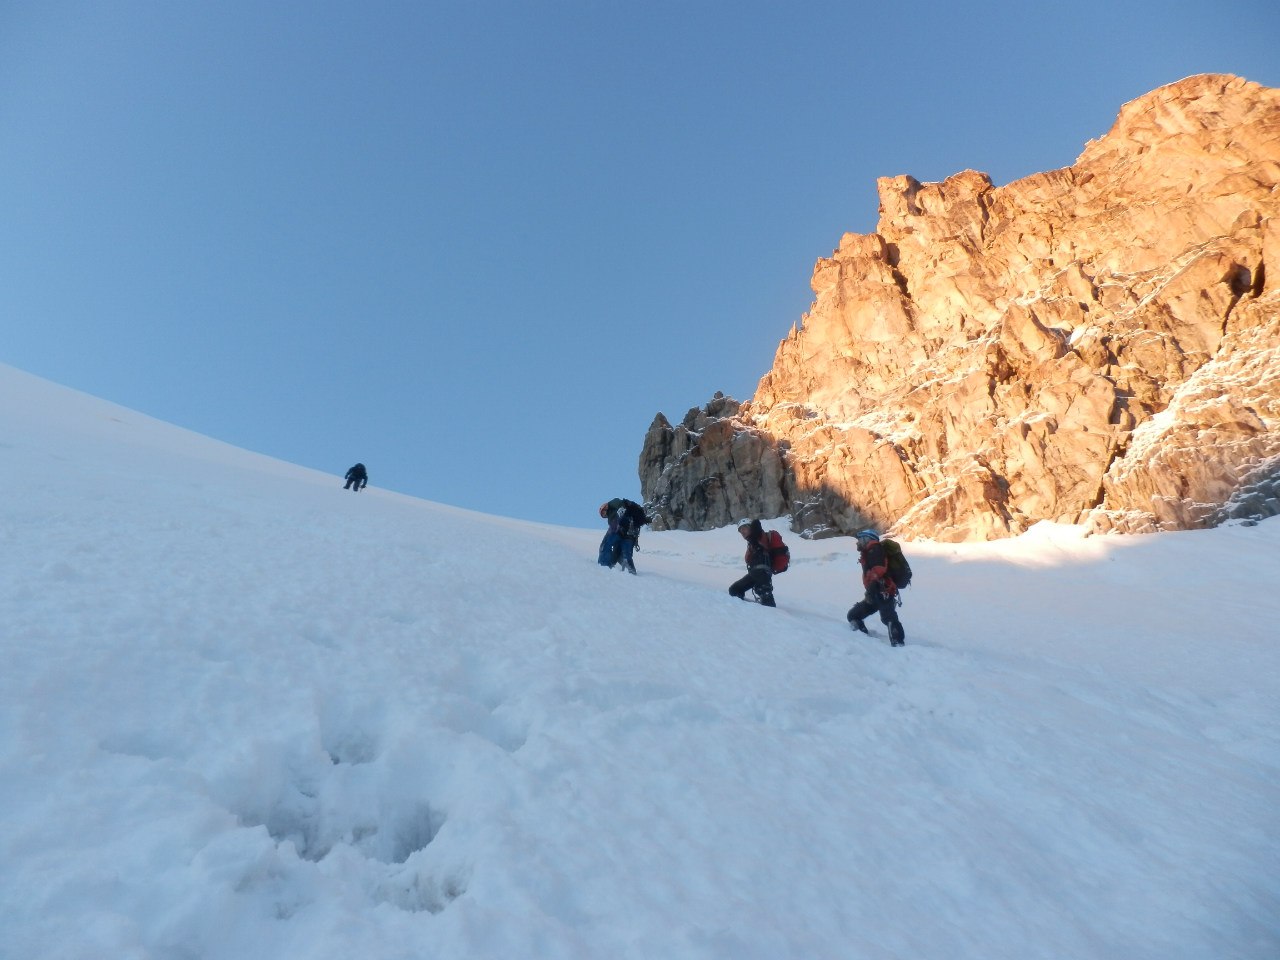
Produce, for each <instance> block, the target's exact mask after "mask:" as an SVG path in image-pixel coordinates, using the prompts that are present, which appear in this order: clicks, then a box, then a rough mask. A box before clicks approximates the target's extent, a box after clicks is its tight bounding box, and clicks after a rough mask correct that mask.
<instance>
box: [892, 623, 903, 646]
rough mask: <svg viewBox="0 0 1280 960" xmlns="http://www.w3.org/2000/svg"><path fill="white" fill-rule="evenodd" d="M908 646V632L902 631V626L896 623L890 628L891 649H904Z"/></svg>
mask: <svg viewBox="0 0 1280 960" xmlns="http://www.w3.org/2000/svg"><path fill="white" fill-rule="evenodd" d="M906 644H907V631H905V630H903V629H902V624H900V623H895V624H893V626H891V627H890V628H889V645H890V646H891V647H904V646H906Z"/></svg>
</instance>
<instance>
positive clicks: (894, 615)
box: [845, 583, 907, 641]
mask: <svg viewBox="0 0 1280 960" xmlns="http://www.w3.org/2000/svg"><path fill="white" fill-rule="evenodd" d="M876 612H879V614H880V622H881V623H883V624H884V625H885V626H886V627H888V628H889V639H890V640H893V641H899V640H905V639H906V638H907V632H906V630H904V629H903V628H902V621H901V620H899V619H898V601H897V598H895V597H886V596H884V595H883V594H881V593H880V588H879V587H878V586H876V585H875V584H874V583H873V584H872V585H871V586H869V587H867V594H866V596H864V597H863V598H862V599H861V600H859V601H858V602H857V603H855V604H854V605H853V608H852V609H851V610H850V611H849V612H848V613H847V614H845V619H846V620H848V621H849V622H850V623H852V622H853V621H854V620H865V619H867V617H869V616H871V615H872V614H873V613H876Z"/></svg>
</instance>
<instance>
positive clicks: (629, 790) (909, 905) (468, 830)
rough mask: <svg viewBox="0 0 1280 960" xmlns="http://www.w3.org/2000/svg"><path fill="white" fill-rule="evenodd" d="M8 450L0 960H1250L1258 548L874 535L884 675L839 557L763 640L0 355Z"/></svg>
mask: <svg viewBox="0 0 1280 960" xmlns="http://www.w3.org/2000/svg"><path fill="white" fill-rule="evenodd" d="M506 429H513V430H514V429H519V425H518V424H516V423H512V424H511V425H510V426H509V427H507V428H506ZM496 439H500V438H496ZM0 453H2V454H3V457H4V463H5V464H6V465H7V470H6V476H7V478H8V491H7V492H8V496H7V497H6V499H5V503H4V507H3V511H2V512H0V541H2V543H3V547H4V549H3V551H2V552H0V564H2V565H3V574H2V575H0V629H2V630H3V657H4V660H3V662H4V667H3V671H2V672H0V764H2V767H0V930H2V931H3V933H2V934H0V956H2V957H5V958H15V960H17V958H21V960H45V958H49V960H53V958H84V960H89V958H93V960H125V958H130V960H134V958H157V960H159V958H163V960H196V958H200V960H245V958H259V957H262V958H282V960H283V958H288V960H313V958H333V960H339V958H341V960H354V958H358V960H383V958H387V960H390V958H397V960H398V958H419V957H420V958H430V957H447V958H526V957H528V958H534V957H537V958H542V957H556V958H558V957H564V958H602V960H603V958H608V960H619V958H659V960H675V958H724V960H744V958H759V960H782V958H796V960H801V958H804V960H809V958H814V960H817V958H840V960H863V958H865V960H892V958H903V960H906V958H911V960H922V958H937V960H951V958H980V960H995V958H1009V960H1015V958H1016V960H1031V958H1054V960H1062V958H1072V960H1078V958H1149V960H1191V958H1202V960H1230V958H1257V960H1264V958H1266V960H1274V958H1275V957H1277V956H1280V830H1278V829H1277V828H1278V827H1280V814H1278V813H1277V811H1280V654H1278V652H1277V649H1278V648H1277V644H1276V641H1275V636H1276V634H1277V633H1278V632H1280V631H1278V630H1277V626H1276V625H1277V623H1278V622H1280V520H1270V521H1266V522H1264V523H1262V524H1260V525H1257V526H1253V527H1245V526H1233V527H1229V528H1222V529H1218V530H1214V531H1205V532H1196V533H1181V534H1163V535H1159V536H1154V537H1140V538H1096V537H1095V538H1084V537H1083V536H1082V534H1081V531H1080V530H1078V529H1076V528H1071V527H1054V526H1048V525H1045V526H1042V527H1039V528H1036V529H1035V530H1033V531H1032V532H1031V533H1030V534H1028V535H1026V536H1024V537H1021V538H1019V539H1017V540H1013V541H1006V542H1000V543H992V544H969V545H960V546H955V545H942V544H926V543H915V544H907V549H908V555H909V556H910V558H911V560H912V565H913V567H914V568H915V570H916V577H915V584H914V585H913V586H912V587H911V588H910V589H909V590H907V591H906V602H905V605H904V607H903V608H902V611H901V615H902V619H903V623H904V624H905V626H906V629H907V646H906V647H904V648H902V649H893V648H890V647H889V646H888V643H887V640H886V639H885V631H884V627H883V626H882V625H880V624H879V623H878V622H877V621H875V620H872V621H870V626H871V628H872V629H873V630H874V631H875V632H876V633H877V636H874V637H870V638H868V637H864V636H861V635H856V634H853V633H852V632H851V631H850V630H849V628H848V626H847V625H846V623H845V620H844V613H845V611H846V610H847V609H848V607H849V606H850V605H851V604H852V603H853V602H854V601H855V600H856V599H857V596H858V593H859V590H858V587H857V582H858V576H857V563H856V559H855V556H854V551H853V549H852V544H851V541H849V540H847V539H835V540H825V541H819V542H805V541H800V540H799V539H798V538H796V537H795V536H794V535H788V542H789V543H790V545H791V548H792V555H793V558H794V559H793V564H792V569H791V571H789V572H788V573H786V574H783V575H781V576H779V577H778V578H777V579H776V581H775V588H776V595H777V599H778V604H779V608H778V609H777V610H769V609H766V608H762V607H759V606H757V605H754V604H748V603H742V602H739V601H736V600H733V599H732V598H730V597H729V596H728V594H727V593H726V592H725V591H726V588H727V586H728V584H729V583H731V582H732V581H733V580H734V579H736V578H737V577H738V576H739V575H740V574H741V572H742V558H741V554H742V542H741V540H740V539H739V538H738V536H737V534H736V533H735V532H734V531H732V530H725V531H716V532H712V533H701V534H696V533H674V532H673V533H654V532H645V534H644V535H643V536H642V538H641V544H640V547H641V549H640V552H639V553H638V554H637V556H636V562H637V566H638V568H639V571H640V574H639V576H637V577H630V576H627V575H625V574H620V573H617V572H613V571H609V570H605V569H603V568H601V567H599V566H598V565H597V564H596V563H595V553H596V548H597V545H598V543H599V540H600V535H601V532H602V531H601V530H600V529H599V526H600V523H599V521H598V520H597V518H596V517H595V507H596V503H584V504H583V505H582V506H583V510H582V514H583V528H582V529H568V528H558V527H549V526H541V525H536V524H529V523H523V522H518V521H515V520H508V519H501V518H498V517H493V516H485V515H480V514H473V513H468V512H464V511H460V510H456V509H452V508H448V507H443V506H440V505H436V504H432V503H428V502H423V501H419V500H414V499H411V498H408V497H404V496H400V495H397V494H394V493H390V492H387V491H384V490H381V489H379V488H378V486H377V477H378V467H377V464H376V463H370V464H369V467H370V472H371V475H372V485H371V486H370V487H369V488H368V489H367V490H366V491H364V492H362V493H360V494H358V495H357V494H352V493H350V492H347V491H344V490H343V489H342V479H341V475H342V473H343V471H345V469H346V467H347V466H349V464H348V463H340V464H334V465H333V467H334V471H333V474H332V475H326V474H321V473H316V472H314V471H310V470H305V469H302V468H298V467H294V466H291V465H288V464H284V463H280V462H278V461H273V460H270V459H267V458H264V457H261V456H258V455H255V454H250V453H246V452H244V451H240V450H237V449H234V448H232V447H229V446H226V445H224V444H220V443H217V442H215V441H211V440H208V439H205V438H202V437H199V436H196V435H194V434H191V433H187V432H185V431H182V430H179V429H177V428H174V427H171V426H167V425H165V424H161V423H158V422H156V421H154V420H151V419H149V418H147V417H145V416H142V415H140V414H136V413H133V412H130V411H128V410H125V409H122V408H120V407H117V406H113V405H111V404H108V403H104V402H102V401H98V400H95V399H92V398H89V397H86V396H84V395H82V394H78V393H74V392H72V391H69V390H66V389H64V388H61V387H57V386H54V385H51V384H48V383H45V382H43V381H40V380H37V379H35V378H32V377H29V376H27V375H26V374H22V373H20V372H18V371H15V370H12V369H10V368H7V367H3V366H0ZM361 458H362V452H361V451H359V450H353V451H351V457H350V459H351V461H352V462H354V461H355V460H357V459H361ZM438 469H440V470H441V471H451V470H458V469H465V467H464V466H463V465H459V464H454V463H450V462H449V461H448V459H447V457H445V456H443V455H442V456H441V458H440V460H439V464H438ZM509 469H510V471H511V473H512V478H511V482H512V483H521V484H539V483H542V484H554V483H555V482H556V478H555V477H522V476H520V475H519V468H518V465H516V464H511V465H510V466H509ZM565 469H572V465H571V463H569V462H568V461H566V467H565ZM634 484H635V481H634V477H632V476H631V475H630V466H629V465H621V466H620V467H619V475H618V480H617V486H616V487H615V488H613V489H608V490H601V491H600V494H599V500H604V499H608V498H609V497H613V496H632V497H636V496H638V493H639V491H638V490H637V489H636V488H635V485H634ZM597 502H598V501H597ZM500 507H501V505H500V504H495V510H496V511H500ZM782 523H783V521H778V522H777V523H770V524H767V526H779V525H780V524H782ZM780 528H781V529H782V530H783V531H784V534H785V533H786V528H785V526H782V527H780Z"/></svg>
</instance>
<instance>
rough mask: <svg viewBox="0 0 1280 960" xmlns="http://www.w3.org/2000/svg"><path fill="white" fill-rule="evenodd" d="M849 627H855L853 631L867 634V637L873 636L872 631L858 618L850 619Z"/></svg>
mask: <svg viewBox="0 0 1280 960" xmlns="http://www.w3.org/2000/svg"><path fill="white" fill-rule="evenodd" d="M849 626H851V627H853V629H855V630H857V631H858V632H859V633H865V634H866V635H867V636H870V635H871V631H870V630H868V629H867V625H866V624H865V623H863V622H862V621H861V620H859V619H858V618H857V617H850V618H849Z"/></svg>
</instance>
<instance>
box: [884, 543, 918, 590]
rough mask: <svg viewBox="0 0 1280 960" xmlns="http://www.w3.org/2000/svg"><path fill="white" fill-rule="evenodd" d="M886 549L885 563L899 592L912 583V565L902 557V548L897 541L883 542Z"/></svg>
mask: <svg viewBox="0 0 1280 960" xmlns="http://www.w3.org/2000/svg"><path fill="white" fill-rule="evenodd" d="M880 546H882V547H884V557H885V562H886V563H887V564H888V567H889V576H890V577H891V578H892V579H893V582H894V583H895V584H897V587H898V589H899V590H901V589H902V588H903V587H905V586H907V585H908V584H910V583H911V564H909V563H907V558H906V557H904V556H903V555H902V547H900V546H898V544H897V541H895V540H881V541H880Z"/></svg>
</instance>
